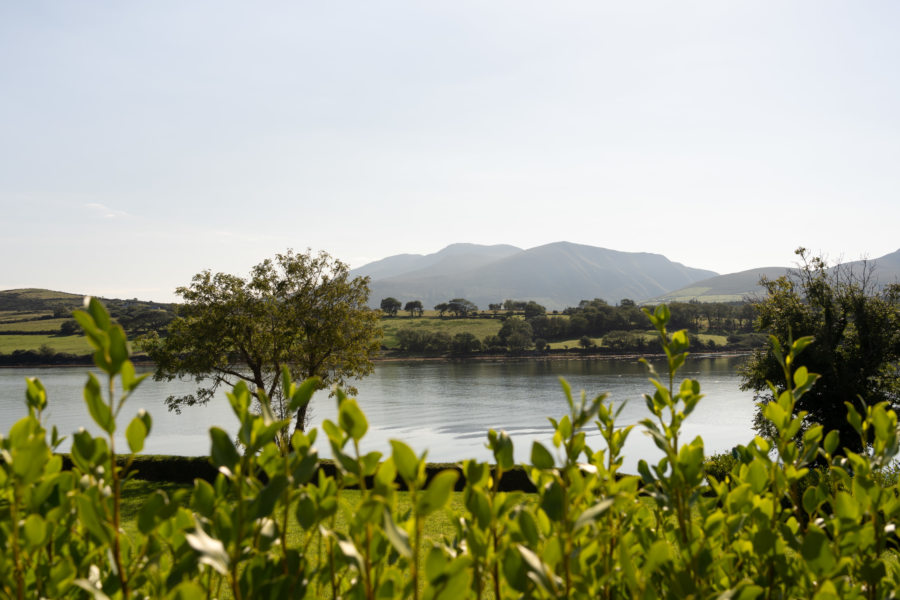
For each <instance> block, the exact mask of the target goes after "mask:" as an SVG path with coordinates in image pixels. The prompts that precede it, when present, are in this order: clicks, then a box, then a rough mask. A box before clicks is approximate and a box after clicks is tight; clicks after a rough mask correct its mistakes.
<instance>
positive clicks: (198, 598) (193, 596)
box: [166, 581, 207, 600]
mask: <svg viewBox="0 0 900 600" xmlns="http://www.w3.org/2000/svg"><path fill="white" fill-rule="evenodd" d="M206 597H207V596H206V592H204V591H203V588H202V587H200V586H199V585H197V584H196V583H194V582H193V581H182V582H181V583H179V584H178V585H177V586H175V589H173V590H172V591H171V592H169V595H168V596H166V600H206Z"/></svg>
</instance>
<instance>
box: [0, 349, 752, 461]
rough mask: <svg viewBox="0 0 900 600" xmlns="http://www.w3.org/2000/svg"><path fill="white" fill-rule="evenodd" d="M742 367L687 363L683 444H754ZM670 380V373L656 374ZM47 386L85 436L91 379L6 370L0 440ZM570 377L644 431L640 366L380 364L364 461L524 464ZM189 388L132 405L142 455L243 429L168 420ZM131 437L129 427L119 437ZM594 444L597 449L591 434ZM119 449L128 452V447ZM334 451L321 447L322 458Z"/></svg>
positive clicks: (179, 386) (556, 413)
mask: <svg viewBox="0 0 900 600" xmlns="http://www.w3.org/2000/svg"><path fill="white" fill-rule="evenodd" d="M743 360H744V359H743V358H742V357H710V358H702V357H700V358H691V359H688V361H687V363H686V364H685V367H684V368H683V369H682V372H681V375H682V376H683V377H692V378H697V379H699V380H700V382H701V385H702V386H703V392H704V394H705V395H706V398H705V399H704V400H703V401H701V404H700V407H699V408H698V410H697V411H696V412H695V413H694V414H693V415H691V417H690V419H689V420H688V422H687V423H686V425H685V434H686V436H687V437H688V438H692V437H693V436H695V435H698V434H700V435H702V436H703V438H704V440H705V442H706V447H707V452H713V451H722V450H727V449H730V448H731V447H732V446H733V445H734V444H736V443H739V442H740V443H745V442H746V441H748V440H749V438H750V436H751V435H752V434H751V432H750V422H751V417H752V412H753V403H752V396H751V395H750V394H748V393H746V392H741V391H740V390H739V389H738V385H739V378H738V375H737V368H738V366H739V364H740V363H741V362H742V361H743ZM652 364H653V365H654V366H655V368H656V369H657V370H659V371H663V367H664V365H663V363H662V362H660V361H653V363H652ZM29 375H37V376H39V377H41V379H42V381H43V382H44V384H45V385H46V387H47V388H48V391H49V397H50V406H49V410H48V413H47V416H48V422H49V423H50V424H55V425H57V426H58V427H59V429H60V431H61V432H62V433H64V434H70V433H71V432H72V431H74V430H76V429H77V428H78V427H81V426H83V427H86V428H88V429H91V430H94V431H96V429H95V428H92V427H90V419H89V417H88V416H87V413H86V411H85V408H84V403H83V401H82V399H81V398H82V396H81V388H82V386H83V384H84V380H85V375H84V369H83V368H81V369H79V368H48V369H0V430H2V431H7V430H8V428H9V426H10V425H11V424H12V423H13V422H15V421H16V420H18V418H20V417H21V416H22V415H23V414H24V412H25V408H24V389H25V386H24V377H26V376H29ZM560 377H564V378H565V379H566V380H567V381H568V382H569V384H570V385H571V387H572V390H573V394H575V396H576V400H577V399H578V397H579V396H580V393H581V392H580V391H581V390H582V389H584V390H586V393H587V394H588V395H589V396H594V395H597V394H600V393H602V392H609V395H610V400H612V401H614V402H615V403H616V405H619V404H621V403H622V402H627V404H626V406H625V408H624V409H623V412H622V414H621V417H620V420H619V423H620V424H621V425H622V426H625V425H631V424H635V423H637V422H638V421H639V420H641V419H643V418H645V417H647V416H648V412H647V409H646V407H645V405H644V401H643V399H642V394H643V393H645V392H649V391H650V390H651V389H652V386H651V384H650V383H649V382H648V372H647V368H646V366H645V365H643V364H640V363H639V362H638V361H637V360H610V359H606V360H604V359H590V360H548V361H531V360H523V361H506V362H489V361H471V362H413V363H391V362H387V363H379V364H378V365H377V366H376V370H375V373H374V374H373V375H371V376H369V377H367V378H366V379H364V380H362V381H360V382H357V384H356V385H357V388H358V389H359V394H358V397H359V402H360V405H361V406H362V408H363V410H364V411H365V413H366V415H367V416H368V419H369V424H370V430H369V434H368V435H367V437H366V439H365V440H364V446H363V447H364V449H365V450H379V451H382V452H389V447H390V446H389V443H388V440H390V439H403V440H404V441H406V442H407V443H409V444H410V445H411V446H412V447H413V448H414V449H416V450H417V451H419V452H421V451H422V450H424V449H426V448H427V449H428V451H429V454H428V456H429V458H430V459H431V460H434V461H455V460H461V459H463V458H473V457H474V458H479V459H482V460H489V458H490V453H489V451H488V450H487V449H486V448H485V446H484V445H485V441H486V432H487V430H488V429H490V428H494V429H505V430H506V431H507V432H509V434H510V435H511V436H512V438H513V440H514V443H515V447H516V459H517V460H519V461H524V460H527V458H528V456H529V454H530V450H531V442H532V440H535V439H539V440H541V441H544V442H545V443H547V444H549V440H550V437H551V432H552V429H551V427H550V424H549V422H548V419H547V418H548V417H551V416H552V417H555V418H560V417H561V416H562V415H564V414H566V413H567V412H568V406H567V404H566V401H565V397H564V396H563V393H562V389H561V387H560V383H559V378H560ZM192 387H193V384H192V383H191V382H178V381H174V382H169V383H166V382H153V381H148V382H145V384H144V385H143V386H142V387H141V388H139V389H138V392H137V393H136V394H135V396H134V397H133V398H132V399H131V400H130V401H129V403H128V404H127V405H126V408H125V411H124V413H123V416H124V417H125V418H126V419H130V418H131V416H132V415H133V414H134V413H136V412H137V410H138V409H139V408H145V409H147V410H148V411H150V413H151V414H152V416H153V419H154V427H153V432H152V433H151V435H150V437H149V438H148V443H147V448H146V452H148V453H170V454H184V455H202V454H206V453H208V450H209V442H208V440H209V437H208V433H207V432H208V429H209V427H210V426H213V425H216V426H219V427H223V428H225V429H226V430H227V431H231V432H233V431H235V430H236V421H235V418H234V417H233V416H232V415H231V412H230V408H229V407H228V403H227V401H226V400H225V399H224V395H223V396H222V397H221V398H219V399H217V400H216V401H214V402H213V403H211V404H210V405H209V406H206V407H193V408H187V409H185V411H184V413H183V414H182V415H180V416H179V415H175V414H174V413H169V412H167V411H166V410H165V407H164V405H163V399H164V398H165V397H166V396H168V395H170V394H173V393H184V392H186V391H190V390H191V389H192ZM336 412H337V411H336V407H335V404H334V400H333V399H329V398H328V397H327V394H326V393H324V392H321V393H319V394H317V395H316V397H315V398H314V400H313V406H312V425H313V426H320V425H321V422H322V420H323V419H326V418H330V419H334V418H335V417H336ZM121 429H122V430H124V425H123V427H121ZM589 440H590V442H589V443H591V444H594V445H598V444H599V438H598V437H597V435H596V434H593V433H590V434H589ZM120 443H122V444H123V447H124V440H122V441H121V442H120ZM326 446H327V444H320V449H321V450H322V451H323V452H324V451H325V450H326ZM627 451H628V460H627V461H626V468H629V469H633V468H634V465H636V463H637V459H638V458H648V459H651V458H653V457H654V456H656V454H657V451H656V449H655V448H654V447H653V445H652V444H651V443H650V442H649V440H648V439H647V438H645V436H643V435H641V434H640V433H638V432H637V430H636V431H635V433H633V434H632V436H631V438H630V441H629V446H628V448H627Z"/></svg>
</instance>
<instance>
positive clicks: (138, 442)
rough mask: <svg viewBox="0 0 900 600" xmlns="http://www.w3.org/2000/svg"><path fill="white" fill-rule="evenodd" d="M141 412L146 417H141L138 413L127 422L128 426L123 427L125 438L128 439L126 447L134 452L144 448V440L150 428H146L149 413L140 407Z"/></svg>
mask: <svg viewBox="0 0 900 600" xmlns="http://www.w3.org/2000/svg"><path fill="white" fill-rule="evenodd" d="M141 412H142V413H144V415H146V417H145V418H141V415H140V413H139V414H138V416H136V417H135V418H133V419H132V420H131V423H129V424H128V428H127V429H125V439H126V440H127V441H128V448H129V449H130V450H131V452H132V453H135V454H137V453H138V452H140V451H141V450H143V449H144V440H145V439H146V438H147V434H148V433H150V430H149V429H148V428H147V420H148V419H149V418H150V415H149V414H147V411H145V410H143V409H141Z"/></svg>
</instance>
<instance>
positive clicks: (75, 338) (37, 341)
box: [0, 323, 91, 354]
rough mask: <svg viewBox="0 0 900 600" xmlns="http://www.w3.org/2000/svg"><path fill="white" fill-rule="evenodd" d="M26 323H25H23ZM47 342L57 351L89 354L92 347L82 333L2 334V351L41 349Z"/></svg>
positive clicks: (0, 346) (5, 352)
mask: <svg viewBox="0 0 900 600" xmlns="http://www.w3.org/2000/svg"><path fill="white" fill-rule="evenodd" d="M23 324H24V323H23ZM44 344H46V345H47V346H49V347H50V348H51V349H53V350H54V351H55V352H67V353H70V354H89V353H90V352H91V347H90V345H88V342H87V339H85V337H84V336H82V335H67V336H62V337H60V336H55V335H0V352H2V353H4V354H12V353H13V352H14V351H15V350H39V349H40V347H41V346H42V345H44Z"/></svg>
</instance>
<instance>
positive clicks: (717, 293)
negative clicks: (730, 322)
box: [649, 267, 790, 304]
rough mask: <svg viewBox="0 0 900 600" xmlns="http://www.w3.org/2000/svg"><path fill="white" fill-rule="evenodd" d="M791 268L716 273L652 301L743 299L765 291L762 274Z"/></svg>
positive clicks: (771, 275) (774, 275)
mask: <svg viewBox="0 0 900 600" xmlns="http://www.w3.org/2000/svg"><path fill="white" fill-rule="evenodd" d="M789 270H790V269H789V268H788V267H761V268H759V269H748V270H746V271H739V272H737V273H729V274H727V275H717V276H715V277H710V278H709V279H704V280H702V281H697V282H695V283H692V284H690V285H688V286H685V287H683V288H679V289H677V290H673V291H671V292H667V293H665V294H662V295H661V296H657V297H655V298H652V299H650V300H649V303H652V304H657V303H660V302H690V301H691V300H699V301H700V302H741V301H743V300H745V299H746V298H748V297H753V296H757V295H760V294H762V293H763V288H762V287H760V285H759V280H760V278H761V277H763V276H765V277H768V278H769V279H775V278H777V277H781V276H782V275H785V274H786V273H787V272H788V271H789Z"/></svg>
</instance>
